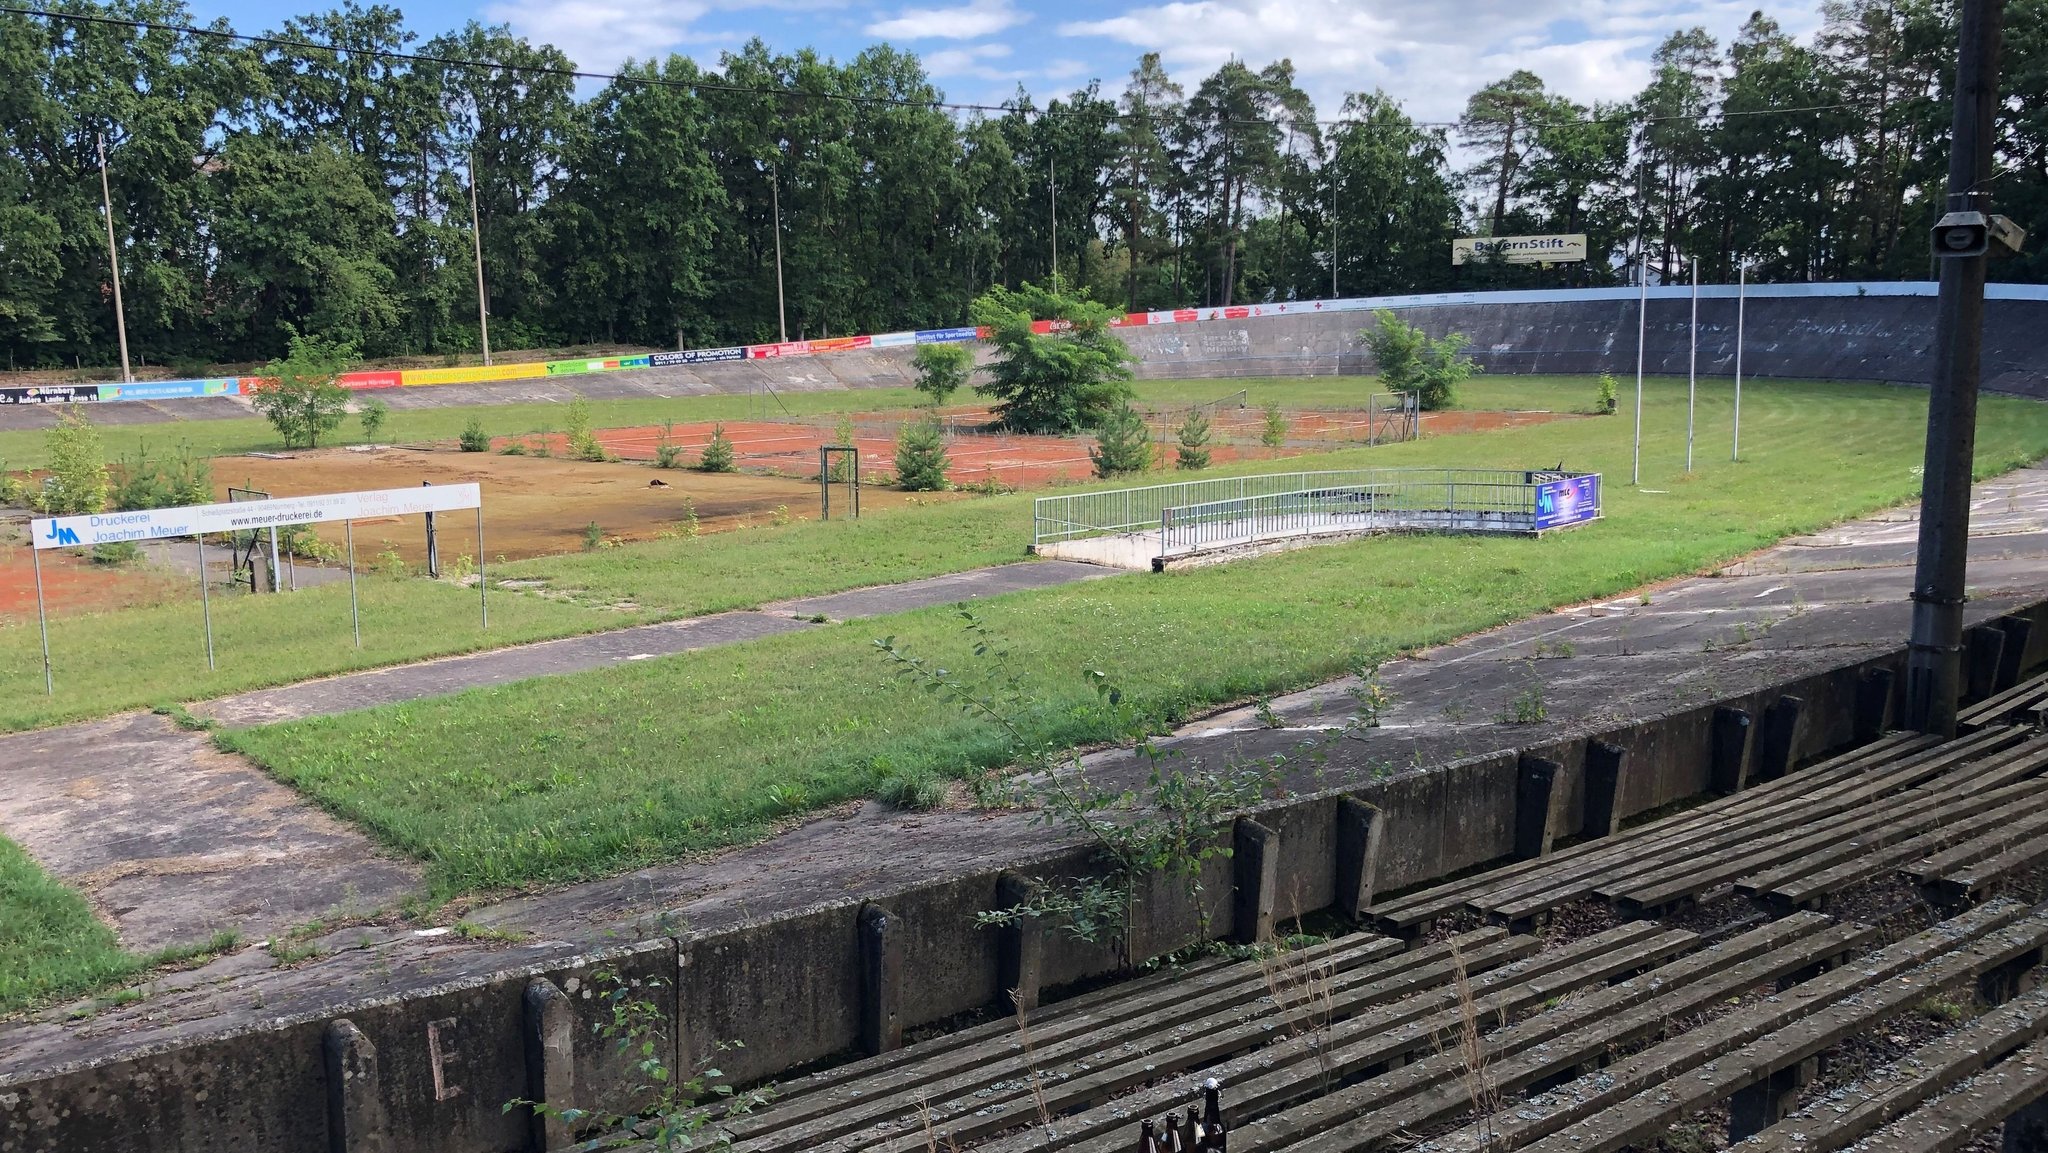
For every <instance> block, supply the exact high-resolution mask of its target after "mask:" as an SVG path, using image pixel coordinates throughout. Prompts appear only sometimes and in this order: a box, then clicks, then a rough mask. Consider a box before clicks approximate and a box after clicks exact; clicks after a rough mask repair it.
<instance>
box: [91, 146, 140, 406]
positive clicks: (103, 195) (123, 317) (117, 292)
mask: <svg viewBox="0 0 2048 1153" xmlns="http://www.w3.org/2000/svg"><path fill="white" fill-rule="evenodd" d="M94 139H95V141H96V143H97V144H98V147H99V152H100V206H101V207H102V208H104V209H105V210H106V217H107V271H108V272H109V273H111V274H112V275H113V278H114V333H115V335H117V336H119V337H120V338H121V383H122V384H133V383H134V382H135V374H134V373H133V372H130V371H129V370H128V316H127V310H126V309H124V308H122V307H121V251H120V249H118V248H116V247H115V245H114V196H113V193H111V192H110V191H108V189H107V138H106V137H105V136H104V135H102V136H98V137H95V138H94Z"/></svg>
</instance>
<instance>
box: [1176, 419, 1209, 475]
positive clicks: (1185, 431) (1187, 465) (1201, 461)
mask: <svg viewBox="0 0 2048 1153" xmlns="http://www.w3.org/2000/svg"><path fill="white" fill-rule="evenodd" d="M1179 436H1180V446H1179V447H1178V448H1176V449H1174V457H1173V467H1175V468H1178V469H1182V470H1185V471H1189V472H1193V471H1194V470H1196V469H1204V468H1208V467H1209V417H1208V415H1207V414H1205V413H1204V412H1203V411H1202V410H1201V409H1199V408H1198V409H1196V410H1195V411H1193V412H1191V413H1189V414H1188V418H1187V419H1186V420H1184V421H1182V422H1181V424H1180V433H1179Z"/></svg>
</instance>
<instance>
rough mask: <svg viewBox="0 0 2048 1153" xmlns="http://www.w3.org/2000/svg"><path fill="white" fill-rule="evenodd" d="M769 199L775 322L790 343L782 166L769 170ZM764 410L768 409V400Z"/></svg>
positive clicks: (783, 340) (777, 329)
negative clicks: (784, 277) (784, 276)
mask: <svg viewBox="0 0 2048 1153" xmlns="http://www.w3.org/2000/svg"><path fill="white" fill-rule="evenodd" d="M768 200H769V202H770V203H772V204H773V205H774V206H775V324H776V331H778V332H780V333H781V334H782V343H784V344H788V343H789V306H788V305H787V304H786V303H784V301H783V298H782V169H781V167H780V166H776V167H772V168H770V169H769V170H768ZM762 411H763V412H766V411H767V406H766V402H765V401H764V402H763V404H762Z"/></svg>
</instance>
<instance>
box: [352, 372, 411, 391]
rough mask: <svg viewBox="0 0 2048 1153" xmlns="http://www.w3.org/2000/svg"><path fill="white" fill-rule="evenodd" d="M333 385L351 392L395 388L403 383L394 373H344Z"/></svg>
mask: <svg viewBox="0 0 2048 1153" xmlns="http://www.w3.org/2000/svg"><path fill="white" fill-rule="evenodd" d="M335 383H337V384H339V385H341V387H343V388H346V389H349V390H351V391H354V390H357V389H364V388H397V387H398V386H399V385H401V384H403V383H405V382H404V381H403V380H401V379H400V378H399V375H398V374H397V373H395V372H344V373H342V374H341V375H340V376H339V377H337V378H335Z"/></svg>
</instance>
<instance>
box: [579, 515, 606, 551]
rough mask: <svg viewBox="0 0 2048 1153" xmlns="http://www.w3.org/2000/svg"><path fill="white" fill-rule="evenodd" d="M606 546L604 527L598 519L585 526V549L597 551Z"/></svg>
mask: <svg viewBox="0 0 2048 1153" xmlns="http://www.w3.org/2000/svg"><path fill="white" fill-rule="evenodd" d="M603 547H604V529H603V528H601V527H599V525H598V523H597V522H596V521H591V522H590V523H589V524H586V525H584V526H583V551H584V552H596V551H597V550H598V549H600V548H603Z"/></svg>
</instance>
